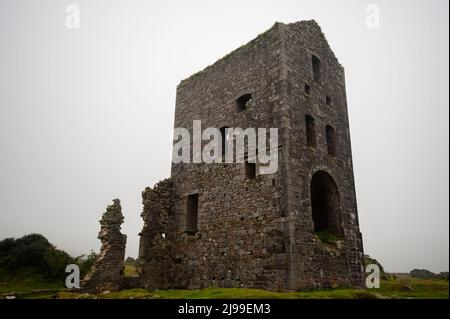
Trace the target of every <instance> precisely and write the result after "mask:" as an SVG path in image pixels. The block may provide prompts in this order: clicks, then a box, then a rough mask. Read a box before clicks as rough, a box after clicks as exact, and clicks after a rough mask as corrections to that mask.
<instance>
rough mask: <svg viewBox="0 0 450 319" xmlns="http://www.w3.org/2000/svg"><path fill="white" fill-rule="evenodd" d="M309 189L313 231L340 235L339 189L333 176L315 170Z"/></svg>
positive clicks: (341, 233)
mask: <svg viewBox="0 0 450 319" xmlns="http://www.w3.org/2000/svg"><path fill="white" fill-rule="evenodd" d="M310 190H311V208H312V217H313V221H314V231H315V232H320V231H328V232H330V233H331V234H333V235H335V236H337V237H342V235H343V232H342V225H341V223H342V222H341V212H340V198H339V191H338V189H337V186H336V183H335V182H334V180H333V178H332V177H331V176H330V174H328V173H327V172H324V171H318V172H316V173H315V174H314V175H313V177H312V179H311V189H310Z"/></svg>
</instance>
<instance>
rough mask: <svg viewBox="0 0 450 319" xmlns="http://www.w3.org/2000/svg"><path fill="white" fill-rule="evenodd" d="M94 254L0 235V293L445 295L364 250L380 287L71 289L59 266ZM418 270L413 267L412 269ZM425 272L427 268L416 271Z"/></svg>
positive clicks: (434, 281) (131, 271)
mask: <svg viewBox="0 0 450 319" xmlns="http://www.w3.org/2000/svg"><path fill="white" fill-rule="evenodd" d="M318 236H319V237H322V238H321V240H323V241H324V242H334V241H336V240H337V238H336V237H334V236H333V235H332V234H329V233H327V232H321V234H318ZM96 258H97V255H96V254H95V253H94V252H91V253H90V254H89V255H88V256H86V257H85V258H84V256H80V257H78V258H75V259H74V258H72V257H70V256H69V255H68V254H67V253H65V252H64V251H61V250H58V249H56V248H55V246H53V245H52V244H50V243H49V242H48V240H47V239H46V238H45V237H44V236H42V235H37V234H32V235H27V236H24V237H22V238H19V239H12V238H9V239H5V240H2V241H0V299H2V298H4V297H6V296H14V297H15V298H33V299H40V298H43V299H48V298H62V299H75V298H100V299H105V298H106V299H129V298H133V299H139V298H152V299H234V298H235V299H250V298H253V299H272V298H273V299H374V298H420V299H422V298H440V299H448V298H449V292H448V289H449V283H448V273H446V275H447V277H446V278H447V279H440V278H436V277H432V278H425V279H423V278H412V277H411V276H409V277H401V278H395V277H394V276H391V275H389V274H387V273H384V271H383V267H382V266H381V264H380V263H379V262H378V261H376V260H375V259H372V258H370V257H369V256H366V262H367V263H375V264H378V265H380V269H381V271H382V274H385V276H382V278H383V280H382V281H381V288H380V289H371V290H362V289H346V288H337V289H320V290H314V291H302V292H273V291H267V290H260V289H246V288H226V289H225V288H207V289H200V290H153V291H152V290H146V289H129V290H122V291H117V292H105V293H103V294H96V295H94V294H81V293H79V291H76V290H68V289H65V288H64V279H65V277H66V275H67V274H66V273H65V267H66V265H67V264H70V263H77V264H78V265H79V266H80V270H81V273H82V276H83V275H84V274H85V273H87V271H88V270H89V269H90V267H91V266H92V264H93V263H94V261H95V260H96ZM136 263H137V262H136V260H134V259H133V258H127V259H126V261H125V263H124V266H125V270H124V272H125V276H126V277H135V276H137V271H136ZM416 273H418V272H417V271H415V272H413V274H416ZM420 274H424V275H426V276H428V277H430V276H431V275H430V274H432V273H428V272H426V271H422V270H421V271H420Z"/></svg>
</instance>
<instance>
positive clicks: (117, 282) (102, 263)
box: [81, 199, 127, 293]
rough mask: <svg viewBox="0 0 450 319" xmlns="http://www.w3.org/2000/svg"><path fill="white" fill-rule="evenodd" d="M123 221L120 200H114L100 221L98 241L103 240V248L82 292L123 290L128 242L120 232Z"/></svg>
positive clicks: (85, 279) (83, 283)
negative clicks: (124, 264)
mask: <svg viewBox="0 0 450 319" xmlns="http://www.w3.org/2000/svg"><path fill="white" fill-rule="evenodd" d="M123 220H124V217H123V215H122V207H121V206H120V200H119V199H114V200H113V204H112V205H109V206H108V207H107V208H106V212H105V213H104V214H103V216H102V219H101V220H100V225H101V228H100V233H99V234H98V239H100V240H101V242H102V247H101V249H100V253H99V255H98V257H97V260H96V261H95V263H94V265H93V266H92V268H91V270H90V271H89V273H88V274H87V275H86V277H85V278H84V280H83V281H82V283H81V288H82V290H84V291H86V292H94V293H98V292H103V291H108V290H109V291H114V290H119V289H120V288H121V286H122V284H123V278H124V277H123V275H124V274H123V267H124V266H123V262H124V259H125V245H126V241H127V236H126V235H124V234H122V233H121V232H120V228H121V225H122V223H123Z"/></svg>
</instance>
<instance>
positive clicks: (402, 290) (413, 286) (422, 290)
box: [0, 278, 449, 299]
mask: <svg viewBox="0 0 450 319" xmlns="http://www.w3.org/2000/svg"><path fill="white" fill-rule="evenodd" d="M41 287H42V286H41ZM13 288H22V289H20V290H14V289H13ZM27 288H28V289H25V287H24V286H23V285H21V286H15V287H13V286H11V287H9V290H8V289H6V287H2V289H1V293H0V297H1V298H5V297H7V296H14V297H15V298H24V299H30V298H31V299H381V298H418V299H448V298H449V292H448V289H449V285H448V281H446V280H441V279H430V280H425V279H412V278H401V279H394V280H383V281H382V282H381V287H380V289H371V290H357V289H323V290H315V291H304V292H273V291H267V290H260V289H246V288H207V289H200V290H153V291H151V290H146V289H129V290H122V291H116V292H105V293H102V294H95V295H94V294H82V293H79V292H75V291H72V290H65V289H62V288H59V289H58V287H54V286H53V285H52V286H47V287H43V288H46V289H38V287H35V288H36V289H31V288H30V287H27ZM6 291H8V292H7V293H6ZM9 298H11V297H9Z"/></svg>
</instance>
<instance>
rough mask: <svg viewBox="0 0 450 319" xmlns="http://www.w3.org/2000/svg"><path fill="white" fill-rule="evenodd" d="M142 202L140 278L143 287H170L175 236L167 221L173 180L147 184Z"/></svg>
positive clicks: (169, 216)
mask: <svg viewBox="0 0 450 319" xmlns="http://www.w3.org/2000/svg"><path fill="white" fill-rule="evenodd" d="M142 203H143V205H144V209H143V212H142V214H141V217H142V219H143V220H144V227H143V229H142V231H141V233H140V234H139V236H140V238H141V239H140V246H139V259H138V273H139V282H140V283H141V285H142V286H143V287H146V288H159V289H162V288H171V287H172V286H173V285H174V281H173V278H172V263H173V259H174V257H173V256H172V246H171V242H172V241H174V236H173V232H172V231H171V229H172V227H171V225H170V218H171V209H172V180H171V179H170V178H168V179H165V180H163V181H161V182H159V183H158V184H157V185H155V187H153V188H149V187H148V188H146V189H145V191H143V192H142Z"/></svg>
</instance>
